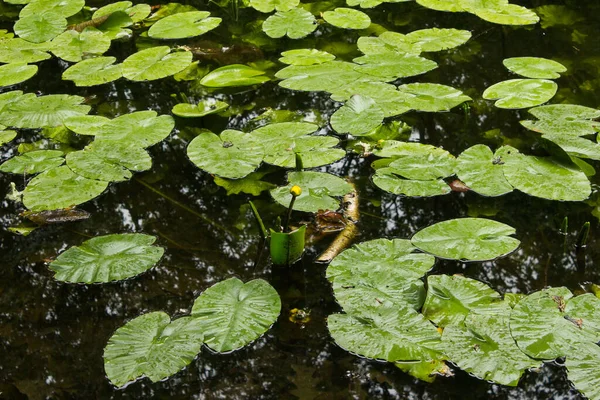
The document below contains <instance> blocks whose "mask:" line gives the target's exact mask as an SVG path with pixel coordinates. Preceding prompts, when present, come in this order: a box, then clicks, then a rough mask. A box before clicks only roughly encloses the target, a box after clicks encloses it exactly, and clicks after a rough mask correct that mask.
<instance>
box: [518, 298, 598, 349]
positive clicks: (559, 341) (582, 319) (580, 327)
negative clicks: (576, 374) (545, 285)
mask: <svg viewBox="0 0 600 400" xmlns="http://www.w3.org/2000/svg"><path fill="white" fill-rule="evenodd" d="M510 330H511V333H512V336H513V338H514V340H515V341H516V342H517V345H518V346H519V348H520V349H521V350H522V351H523V352H524V353H525V354H527V355H529V356H531V357H534V358H539V359H544V360H552V359H555V358H557V357H563V356H570V355H571V354H573V352H574V351H575V350H576V349H577V348H578V347H579V346H580V345H584V344H595V343H596V342H598V340H600V299H598V298H597V297H596V296H594V295H593V294H584V295H581V296H577V297H573V295H572V294H571V292H570V291H569V290H568V289H567V288H565V287H558V288H550V289H544V290H541V291H539V292H534V293H532V294H530V295H529V296H527V297H525V298H524V299H522V300H521V301H520V302H518V303H517V305H516V306H515V307H514V308H513V311H512V313H511V316H510Z"/></svg>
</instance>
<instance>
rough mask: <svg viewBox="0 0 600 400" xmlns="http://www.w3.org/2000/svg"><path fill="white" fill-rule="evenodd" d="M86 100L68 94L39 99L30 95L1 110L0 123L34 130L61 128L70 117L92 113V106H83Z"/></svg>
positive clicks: (40, 97)
mask: <svg viewBox="0 0 600 400" xmlns="http://www.w3.org/2000/svg"><path fill="white" fill-rule="evenodd" d="M84 100H85V99H84V98H83V97H80V96H69V95H66V94H51V95H47V96H39V97H38V96H36V95H35V94H33V93H28V94H25V95H23V96H22V97H20V98H19V99H18V101H14V102H11V103H9V104H6V105H5V106H4V107H3V108H2V109H1V111H0V123H1V124H3V125H6V126H14V127H17V128H32V129H35V128H44V127H53V126H59V125H62V124H63V121H64V120H65V119H66V118H68V117H72V116H76V115H85V114H87V113H88V112H89V111H90V108H91V107H90V106H87V105H83V104H81V103H82V102H83V101H84Z"/></svg>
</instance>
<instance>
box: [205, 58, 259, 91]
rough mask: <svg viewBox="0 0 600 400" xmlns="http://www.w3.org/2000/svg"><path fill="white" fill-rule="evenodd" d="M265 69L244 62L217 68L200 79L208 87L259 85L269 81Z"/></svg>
mask: <svg viewBox="0 0 600 400" xmlns="http://www.w3.org/2000/svg"><path fill="white" fill-rule="evenodd" d="M269 80H270V78H269V77H268V76H265V71H261V70H259V69H256V68H252V67H249V66H247V65H243V64H232V65H226V66H224V67H220V68H217V69H215V70H213V71H211V72H209V73H208V74H206V75H204V77H203V78H202V79H201V80H200V84H201V85H204V86H207V87H214V88H220V87H231V86H250V85H258V84H261V83H264V82H267V81H269Z"/></svg>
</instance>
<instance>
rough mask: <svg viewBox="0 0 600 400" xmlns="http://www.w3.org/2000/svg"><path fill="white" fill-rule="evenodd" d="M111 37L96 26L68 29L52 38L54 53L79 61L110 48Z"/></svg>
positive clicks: (66, 58)
mask: <svg viewBox="0 0 600 400" xmlns="http://www.w3.org/2000/svg"><path fill="white" fill-rule="evenodd" d="M110 43H111V42H110V39H109V38H108V37H107V36H105V35H104V34H103V33H102V32H100V31H99V30H97V29H95V28H87V29H85V30H84V31H83V32H77V31H75V30H68V31H65V32H63V33H62V34H60V35H59V36H57V37H55V38H54V40H52V47H51V51H52V53H53V54H54V55H55V56H57V57H59V58H62V59H63V60H66V61H71V62H79V61H81V60H83V58H84V57H89V56H94V55H101V54H103V53H104V52H106V51H107V50H108V49H109V48H110Z"/></svg>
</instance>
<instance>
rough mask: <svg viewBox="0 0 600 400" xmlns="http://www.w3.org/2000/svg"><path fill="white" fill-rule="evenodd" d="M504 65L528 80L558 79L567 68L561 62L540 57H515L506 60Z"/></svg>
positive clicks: (503, 62)
mask: <svg viewBox="0 0 600 400" xmlns="http://www.w3.org/2000/svg"><path fill="white" fill-rule="evenodd" d="M502 64H504V66H505V67H506V68H508V69H509V71H511V72H514V73H515V74H518V75H521V76H524V77H526V78H537V79H556V78H560V73H561V72H566V71H567V68H566V67H565V66H564V65H562V64H561V63H559V62H556V61H552V60H548V59H547V58H540V57H514V58H506V59H505V60H504V61H502Z"/></svg>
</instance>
